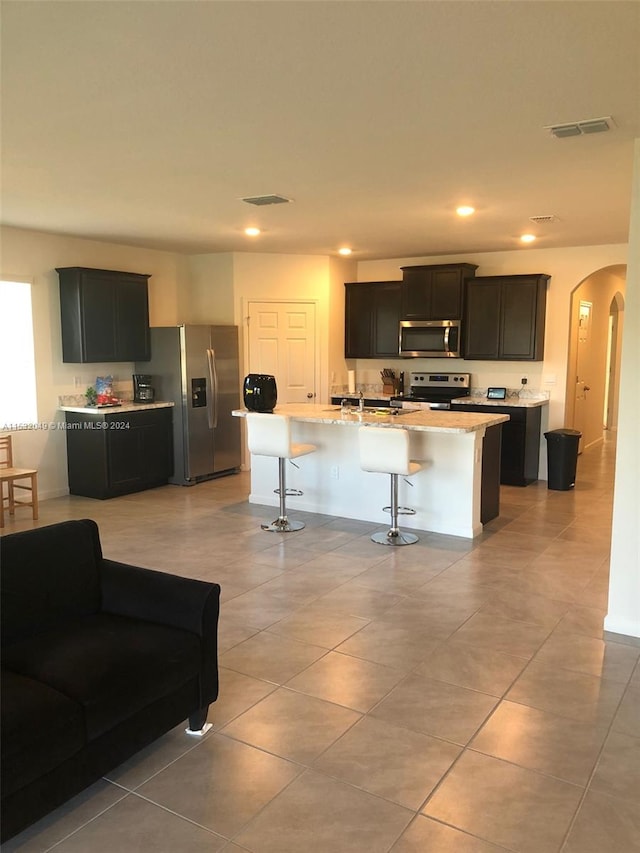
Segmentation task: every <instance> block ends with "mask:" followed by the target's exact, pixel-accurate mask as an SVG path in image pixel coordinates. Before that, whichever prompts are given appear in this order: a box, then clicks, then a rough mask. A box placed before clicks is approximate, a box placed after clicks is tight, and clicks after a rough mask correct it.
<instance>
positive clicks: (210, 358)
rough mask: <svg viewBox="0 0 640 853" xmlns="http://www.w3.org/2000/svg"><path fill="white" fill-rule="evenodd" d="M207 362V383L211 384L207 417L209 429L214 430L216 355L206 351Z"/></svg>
mask: <svg viewBox="0 0 640 853" xmlns="http://www.w3.org/2000/svg"><path fill="white" fill-rule="evenodd" d="M207 362H208V364H209V381H210V382H211V394H210V395H209V402H208V404H207V417H208V419H209V429H215V428H216V427H217V426H218V373H217V371H216V354H215V352H214V351H213V350H212V349H208V350H207Z"/></svg>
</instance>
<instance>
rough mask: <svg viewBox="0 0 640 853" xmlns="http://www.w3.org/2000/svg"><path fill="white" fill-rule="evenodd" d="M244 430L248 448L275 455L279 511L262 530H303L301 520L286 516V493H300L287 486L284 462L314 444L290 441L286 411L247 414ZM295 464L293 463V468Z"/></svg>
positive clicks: (311, 450)
mask: <svg viewBox="0 0 640 853" xmlns="http://www.w3.org/2000/svg"><path fill="white" fill-rule="evenodd" d="M246 417H247V432H248V442H249V452H250V453H251V454H253V455H254V456H276V457H277V458H278V484H279V487H278V488H277V489H274V492H275V493H276V494H277V495H279V496H280V514H279V515H278V517H277V518H276V520H275V521H273V522H271V524H261V525H260V526H261V527H262V529H263V530H269V531H275V532H276V533H290V532H291V531H293V530H302V528H303V527H304V526H305V525H304V522H302V521H289V519H288V518H287V508H286V497H287V495H290V496H295V497H298V496H300V495H302V494H303V492H301V491H300V489H287V486H286V476H285V462H286V460H287V459H288V460H289V461H290V462H291V464H292V465H295V462H292V460H293V459H297V458H298V456H305V455H306V454H307V453H313V452H314V450H315V449H316V446H315V444H293V442H292V441H291V420H290V418H288V417H286V416H285V415H273V414H267V413H263V412H249V414H247V416H246ZM297 467H298V466H297V465H296V468H297Z"/></svg>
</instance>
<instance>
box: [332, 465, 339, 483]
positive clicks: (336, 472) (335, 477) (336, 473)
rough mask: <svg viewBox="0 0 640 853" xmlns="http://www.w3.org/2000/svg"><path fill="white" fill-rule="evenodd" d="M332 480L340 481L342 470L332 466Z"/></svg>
mask: <svg viewBox="0 0 640 853" xmlns="http://www.w3.org/2000/svg"><path fill="white" fill-rule="evenodd" d="M331 479H332V480H339V479H340V468H339V467H338V466H337V465H332V466H331Z"/></svg>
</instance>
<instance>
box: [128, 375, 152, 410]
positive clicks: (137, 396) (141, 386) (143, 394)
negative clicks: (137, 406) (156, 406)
mask: <svg viewBox="0 0 640 853" xmlns="http://www.w3.org/2000/svg"><path fill="white" fill-rule="evenodd" d="M151 379H152V377H151V375H150V374H148V373H134V374H133V402H134V403H153V401H154V400H155V396H156V395H155V390H154V388H153V385H152V384H151Z"/></svg>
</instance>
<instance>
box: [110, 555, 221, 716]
mask: <svg viewBox="0 0 640 853" xmlns="http://www.w3.org/2000/svg"><path fill="white" fill-rule="evenodd" d="M100 585H101V591H102V610H103V611H106V612H108V613H114V614H117V615H119V616H128V617H129V618H131V619H142V620H144V621H147V622H156V623H158V624H161V625H170V626H172V627H173V628H181V629H182V630H184V631H190V632H191V633H193V634H197V635H198V636H199V637H200V638H201V641H202V674H201V684H202V696H201V698H202V703H201V704H202V706H204V705H206V704H207V703H209V702H213V701H215V699H216V698H217V695H218V616H219V612H220V586H219V585H218V584H217V583H208V582H206V581H201V580H196V579H194V578H184V577H180V576H178V575H172V574H168V573H166V572H159V571H154V570H153V569H143V568H141V567H140V566H131V565H128V564H127V563H119V562H116V561H115V560H108V559H106V558H103V559H102V562H101V566H100Z"/></svg>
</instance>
